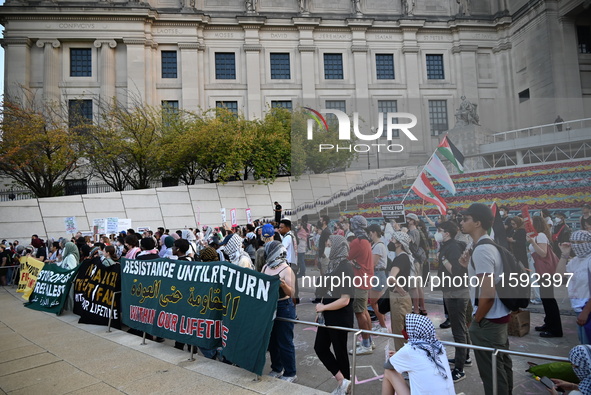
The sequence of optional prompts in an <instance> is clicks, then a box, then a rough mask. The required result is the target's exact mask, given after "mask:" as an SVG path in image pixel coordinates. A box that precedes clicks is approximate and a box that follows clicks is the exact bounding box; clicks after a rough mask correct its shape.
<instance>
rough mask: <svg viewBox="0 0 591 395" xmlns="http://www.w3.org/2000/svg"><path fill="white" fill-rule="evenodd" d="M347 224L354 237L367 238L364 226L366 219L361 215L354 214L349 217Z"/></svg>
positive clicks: (365, 225) (365, 226)
mask: <svg viewBox="0 0 591 395" xmlns="http://www.w3.org/2000/svg"><path fill="white" fill-rule="evenodd" d="M349 224H350V226H351V231H352V232H353V233H354V234H355V236H356V237H361V238H366V239H367V233H366V232H365V228H367V220H366V219H365V217H364V216H363V215H354V216H353V217H351V220H350V221H349Z"/></svg>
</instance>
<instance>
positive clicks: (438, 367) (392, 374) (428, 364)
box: [382, 314, 456, 395]
mask: <svg viewBox="0 0 591 395" xmlns="http://www.w3.org/2000/svg"><path fill="white" fill-rule="evenodd" d="M405 325H406V333H407V335H408V343H407V344H406V345H405V346H404V347H402V348H401V349H400V350H398V351H397V352H394V351H391V352H390V358H389V359H388V361H387V362H386V364H387V366H388V368H386V369H385V370H384V381H383V382H382V395H393V394H394V393H396V394H411V393H412V394H425V395H428V394H433V395H436V394H437V395H439V394H449V395H452V394H455V393H456V392H455V389H454V383H453V380H452V376H451V371H450V368H449V364H448V363H447V354H446V353H445V348H444V347H443V345H442V344H441V342H440V341H439V340H437V338H436V337H435V327H434V326H433V323H432V322H431V320H430V319H429V318H427V317H425V316H422V315H420V314H407V315H406V317H405ZM388 363H389V365H388ZM403 372H407V373H408V378H409V384H410V388H409V387H408V385H407V384H406V382H405V380H404V378H403V376H402V373H403Z"/></svg>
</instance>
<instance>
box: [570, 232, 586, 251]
mask: <svg viewBox="0 0 591 395" xmlns="http://www.w3.org/2000/svg"><path fill="white" fill-rule="evenodd" d="M570 241H571V242H572V243H571V245H570V248H571V249H572V250H573V252H574V253H575V255H576V256H578V257H579V258H585V257H587V256H589V255H590V254H591V232H587V231H586V230H577V231H575V232H573V233H572V234H571V235H570Z"/></svg>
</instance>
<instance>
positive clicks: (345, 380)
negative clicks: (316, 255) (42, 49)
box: [314, 235, 354, 395]
mask: <svg viewBox="0 0 591 395" xmlns="http://www.w3.org/2000/svg"><path fill="white" fill-rule="evenodd" d="M328 244H329V245H330V255H329V257H328V267H327V271H328V272H327V273H326V275H325V279H326V284H333V282H332V280H331V278H333V277H334V280H335V281H337V280H338V281H343V285H342V286H340V287H336V288H333V289H330V288H328V287H323V288H322V291H321V298H322V300H321V302H320V303H318V304H317V305H316V312H317V313H318V315H319V316H321V317H323V318H324V322H325V324H326V325H329V326H340V327H345V328H353V324H354V322H353V303H352V302H351V296H352V295H353V293H354V288H353V286H352V284H351V282H348V283H347V282H345V281H346V280H343V279H349V280H351V281H352V279H353V267H352V266H351V262H349V260H348V259H347V256H348V254H349V245H348V244H347V240H346V239H345V238H344V237H343V236H337V235H331V236H330V237H329V241H328ZM348 337H349V336H348V333H347V332H345V331H340V330H337V329H329V328H324V327H318V330H317V332H316V340H315V341H314V351H316V354H317V355H318V359H319V360H320V361H321V362H322V363H323V364H324V366H325V367H326V368H327V369H328V370H329V371H330V373H331V374H332V375H333V376H334V378H335V379H336V380H337V388H336V389H335V391H333V393H339V394H343V395H344V394H346V393H348V391H349V387H350V385H351V373H350V370H349V354H348V353H347V339H348ZM331 346H332V349H333V351H332V352H331V350H330V347H331Z"/></svg>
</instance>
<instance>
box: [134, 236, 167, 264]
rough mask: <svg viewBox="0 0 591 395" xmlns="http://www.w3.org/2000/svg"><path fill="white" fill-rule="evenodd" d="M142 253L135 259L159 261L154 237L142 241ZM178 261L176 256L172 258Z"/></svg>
mask: <svg viewBox="0 0 591 395" xmlns="http://www.w3.org/2000/svg"><path fill="white" fill-rule="evenodd" d="M140 247H141V249H142V250H141V251H140V252H139V253H138V254H137V255H136V257H135V259H139V260H150V259H158V258H159V256H158V250H157V249H156V242H155V241H154V238H153V237H144V238H142V239H141V240H140ZM170 258H171V259H176V257H175V256H173V257H170Z"/></svg>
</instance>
